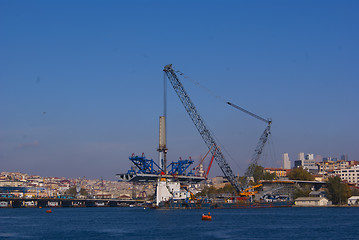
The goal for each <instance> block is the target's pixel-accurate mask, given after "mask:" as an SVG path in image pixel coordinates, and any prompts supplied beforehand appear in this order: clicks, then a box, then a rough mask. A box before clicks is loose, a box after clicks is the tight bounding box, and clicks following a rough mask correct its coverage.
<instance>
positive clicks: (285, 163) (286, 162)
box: [282, 153, 291, 169]
mask: <svg viewBox="0 0 359 240" xmlns="http://www.w3.org/2000/svg"><path fill="white" fill-rule="evenodd" d="M282 158H283V168H284V169H291V165H290V160H289V156H288V153H283V154H282Z"/></svg>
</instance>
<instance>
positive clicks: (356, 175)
mask: <svg viewBox="0 0 359 240" xmlns="http://www.w3.org/2000/svg"><path fill="white" fill-rule="evenodd" d="M334 171H335V174H336V175H338V176H339V177H340V179H341V180H342V181H346V182H348V183H351V184H355V185H356V186H358V183H359V165H356V166H352V167H350V168H345V169H337V170H334Z"/></svg>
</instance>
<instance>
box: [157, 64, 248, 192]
mask: <svg viewBox="0 0 359 240" xmlns="http://www.w3.org/2000/svg"><path fill="white" fill-rule="evenodd" d="M163 71H164V72H165V74H166V76H167V78H168V80H169V81H170V82H171V84H172V86H173V89H174V90H175V92H176V93H177V95H178V97H179V99H180V100H181V102H182V104H183V106H184V108H185V109H186V111H187V113H188V115H189V116H190V118H191V119H192V121H193V123H194V125H195V126H196V128H197V130H198V132H199V134H200V135H201V137H202V139H203V140H204V142H205V144H206V145H207V147H208V149H211V153H212V155H214V157H215V160H216V162H217V163H218V165H219V167H220V168H221V170H222V172H223V174H224V176H225V177H226V178H227V179H228V181H229V182H230V183H231V184H232V186H233V187H234V189H235V190H236V191H237V192H240V191H241V186H240V183H239V182H238V181H237V179H236V176H235V175H234V174H233V171H232V169H231V167H230V166H229V165H228V163H227V161H226V159H225V158H224V155H223V153H222V152H221V150H220V148H218V145H217V143H216V141H215V140H214V138H213V136H212V133H211V132H210V131H209V129H208V128H207V127H206V125H205V123H204V121H203V119H202V117H201V116H200V115H199V113H198V112H197V109H196V107H195V106H194V104H193V102H192V101H191V99H190V98H189V96H188V94H187V92H186V90H185V89H184V88H183V85H182V83H181V82H180V81H179V79H178V77H177V75H176V73H175V71H174V70H173V68H172V64H168V65H166V66H165V67H164V69H163ZM213 146H215V147H213Z"/></svg>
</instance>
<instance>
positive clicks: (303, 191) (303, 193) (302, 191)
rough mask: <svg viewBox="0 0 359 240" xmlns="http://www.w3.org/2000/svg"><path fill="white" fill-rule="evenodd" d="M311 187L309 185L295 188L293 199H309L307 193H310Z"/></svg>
mask: <svg viewBox="0 0 359 240" xmlns="http://www.w3.org/2000/svg"><path fill="white" fill-rule="evenodd" d="M311 191H312V190H311V186H310V185H307V184H305V185H303V186H297V187H296V188H295V190H294V193H293V197H294V199H296V198H299V197H309V193H310V192H311Z"/></svg>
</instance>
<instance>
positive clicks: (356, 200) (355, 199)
mask: <svg viewBox="0 0 359 240" xmlns="http://www.w3.org/2000/svg"><path fill="white" fill-rule="evenodd" d="M358 204H359V196H352V197H350V198H348V205H358Z"/></svg>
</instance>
